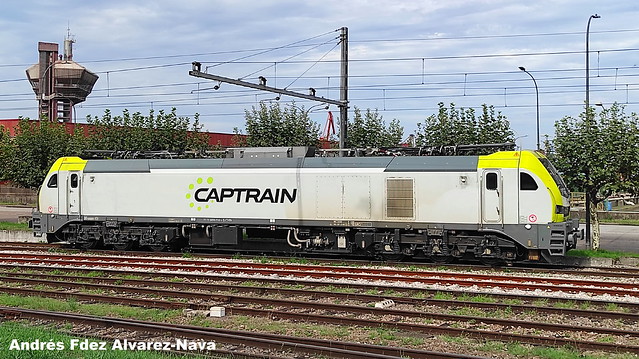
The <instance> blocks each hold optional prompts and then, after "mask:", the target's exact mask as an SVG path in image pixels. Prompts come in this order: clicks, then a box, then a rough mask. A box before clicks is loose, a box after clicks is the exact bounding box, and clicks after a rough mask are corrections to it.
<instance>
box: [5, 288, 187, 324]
mask: <svg viewBox="0 0 639 359" xmlns="http://www.w3.org/2000/svg"><path fill="white" fill-rule="evenodd" d="M0 306H7V307H19V308H27V309H38V310H49V311H55V312H74V313H82V314H87V315H95V316H98V317H120V318H129V319H137V320H151V321H155V322H166V321H167V320H169V319H174V318H178V317H180V316H181V314H182V312H181V311H180V310H161V309H142V308H135V307H128V306H124V305H113V304H84V303H78V301H77V300H75V299H69V300H61V299H53V298H42V297H21V296H16V295H8V294H0Z"/></svg>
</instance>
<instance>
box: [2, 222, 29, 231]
mask: <svg viewBox="0 0 639 359" xmlns="http://www.w3.org/2000/svg"><path fill="white" fill-rule="evenodd" d="M30 230H31V228H29V224H27V223H15V222H0V231H30Z"/></svg>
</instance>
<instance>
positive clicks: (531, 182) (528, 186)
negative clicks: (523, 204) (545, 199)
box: [519, 172, 539, 191]
mask: <svg viewBox="0 0 639 359" xmlns="http://www.w3.org/2000/svg"><path fill="white" fill-rule="evenodd" d="M519 188H520V189H521V190H522V191H536V190H537V188H539V186H537V182H535V179H534V178H532V176H531V175H529V174H528V173H524V172H521V173H520V174H519Z"/></svg>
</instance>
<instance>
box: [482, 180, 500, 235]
mask: <svg viewBox="0 0 639 359" xmlns="http://www.w3.org/2000/svg"><path fill="white" fill-rule="evenodd" d="M482 183H483V185H482V195H481V201H482V206H481V207H482V211H481V212H482V222H483V223H496V222H501V218H502V209H503V208H502V207H503V197H502V196H503V189H502V179H501V173H500V172H499V170H484V173H483V180H482Z"/></svg>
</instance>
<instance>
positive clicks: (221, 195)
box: [186, 177, 297, 211]
mask: <svg viewBox="0 0 639 359" xmlns="http://www.w3.org/2000/svg"><path fill="white" fill-rule="evenodd" d="M212 185H213V177H208V178H207V179H206V180H204V178H201V177H199V178H198V179H197V180H196V181H195V183H191V184H189V191H188V193H187V194H186V199H187V200H188V201H189V206H190V207H191V208H195V209H197V210H198V211H201V210H202V209H206V208H210V206H211V204H212V203H223V202H235V203H293V202H295V201H296V200H297V188H292V189H289V188H256V187H222V188H219V187H213V186H212Z"/></svg>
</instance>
